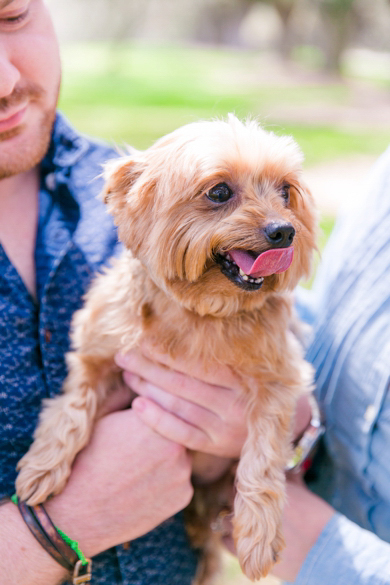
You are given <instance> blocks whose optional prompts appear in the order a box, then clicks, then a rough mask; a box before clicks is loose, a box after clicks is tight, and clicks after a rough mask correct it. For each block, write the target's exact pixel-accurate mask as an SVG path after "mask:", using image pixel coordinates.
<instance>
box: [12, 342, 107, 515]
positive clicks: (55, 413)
mask: <svg viewBox="0 0 390 585" xmlns="http://www.w3.org/2000/svg"><path fill="white" fill-rule="evenodd" d="M67 358H68V364H69V368H70V372H69V375H68V377H67V379H66V381H65V385H64V392H63V394H61V395H60V396H57V397H55V398H50V399H48V400H46V401H45V403H44V408H43V411H42V413H41V415H40V419H39V424H38V426H37V428H36V431H35V433H34V442H33V443H32V445H31V447H30V449H29V451H28V452H27V453H26V454H25V455H24V457H23V458H22V459H21V460H20V461H19V463H18V469H19V470H20V471H19V475H18V477H17V480H16V492H17V495H18V496H19V498H21V499H22V500H24V501H27V503H28V504H29V505H35V504H38V503H41V502H44V501H45V500H46V499H47V498H48V496H50V495H54V494H57V493H59V492H60V491H61V490H62V489H63V487H64V486H65V483H66V481H67V479H68V477H69V475H70V471H71V466H72V463H73V461H74V459H75V457H76V455H77V453H78V452H79V451H80V450H81V449H82V448H83V447H85V445H86V444H87V443H88V441H89V438H90V435H91V431H92V428H93V424H94V421H95V418H96V415H97V413H98V409H99V407H100V405H101V404H102V402H103V401H104V399H105V398H106V396H107V393H108V392H109V390H110V388H112V387H113V385H114V384H115V383H116V379H117V378H118V374H117V373H116V371H115V369H113V361H111V362H110V364H108V362H107V361H106V362H103V363H102V360H101V358H100V359H99V360H91V359H90V358H89V359H87V357H84V356H83V355H82V354H77V353H70V354H68V356H67Z"/></svg>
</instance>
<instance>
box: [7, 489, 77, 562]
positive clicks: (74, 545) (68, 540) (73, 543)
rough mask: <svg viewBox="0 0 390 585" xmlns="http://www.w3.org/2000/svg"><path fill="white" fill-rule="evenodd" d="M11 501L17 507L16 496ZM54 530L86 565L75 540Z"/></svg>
mask: <svg viewBox="0 0 390 585" xmlns="http://www.w3.org/2000/svg"><path fill="white" fill-rule="evenodd" d="M11 501H12V502H13V503H14V504H15V505H16V506H17V505H18V496H17V495H16V494H14V495H13V496H11ZM56 530H57V532H58V534H59V535H60V536H61V538H62V539H63V540H64V541H65V542H66V544H67V545H68V546H70V548H71V549H72V550H74V552H75V553H76V555H77V556H78V557H79V560H80V561H81V564H82V565H87V564H88V561H87V559H86V558H85V555H84V553H83V552H82V551H81V550H80V547H79V543H78V542H77V540H72V539H71V538H69V536H68V535H67V534H65V532H63V531H62V530H60V529H59V528H58V527H57V526H56Z"/></svg>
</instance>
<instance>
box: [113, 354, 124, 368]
mask: <svg viewBox="0 0 390 585" xmlns="http://www.w3.org/2000/svg"><path fill="white" fill-rule="evenodd" d="M114 361H115V363H116V365H117V366H120V367H121V368H122V367H123V366H124V365H125V364H126V356H125V355H124V354H123V353H116V354H115V356H114Z"/></svg>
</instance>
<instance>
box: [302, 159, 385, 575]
mask: <svg viewBox="0 0 390 585" xmlns="http://www.w3.org/2000/svg"><path fill="white" fill-rule="evenodd" d="M365 192H366V197H365V198H362V199H361V200H360V201H357V200H356V204H355V205H354V208H353V209H349V210H348V213H347V214H346V215H345V217H344V219H343V220H342V221H338V223H337V226H336V229H335V231H334V234H333V235H332V237H331V239H330V242H329V244H328V246H327V249H326V251H325V253H324V256H323V261H322V264H321V267H320V270H319V274H318V276H317V278H316V282H315V284H314V287H313V291H300V292H299V291H297V308H298V311H299V313H300V314H301V317H302V318H303V319H304V320H306V321H307V322H310V324H311V325H312V334H311V337H310V339H309V341H308V349H307V358H308V360H309V361H311V362H312V363H313V365H314V367H315V370H316V395H317V399H318V401H319V404H320V408H321V412H322V415H323V417H324V419H325V424H326V433H325V438H324V443H325V448H326V452H327V455H328V457H329V461H330V462H331V464H330V471H329V472H328V474H327V475H326V474H325V473H322V471H321V466H320V467H319V474H318V484H319V486H317V487H319V489H318V490H317V489H316V491H318V493H320V495H322V497H324V499H327V500H328V501H329V503H330V504H331V505H332V506H333V507H334V508H335V509H336V510H337V513H336V514H335V516H334V517H333V518H332V519H331V520H330V521H329V523H328V524H327V525H326V527H325V528H324V530H323V531H322V533H321V534H320V536H319V538H318V540H317V542H316V543H315V544H314V546H313V547H312V548H311V550H310V552H309V554H308V556H307V558H306V559H305V562H304V564H303V565H302V567H301V570H300V572H299V575H298V577H297V579H296V581H295V585H390V544H389V543H390V149H388V150H387V151H386V152H385V153H384V154H383V155H382V157H381V158H380V159H379V161H378V163H377V164H376V165H375V167H374V169H373V171H372V173H371V175H370V177H369V180H368V183H367V184H366V189H365ZM323 469H325V468H323ZM328 470H329V468H328ZM321 482H322V488H323V492H322V493H321Z"/></svg>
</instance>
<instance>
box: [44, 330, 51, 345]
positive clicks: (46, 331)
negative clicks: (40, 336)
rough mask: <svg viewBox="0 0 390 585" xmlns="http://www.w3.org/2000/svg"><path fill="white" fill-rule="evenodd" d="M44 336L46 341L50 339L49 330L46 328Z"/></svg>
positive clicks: (48, 341)
mask: <svg viewBox="0 0 390 585" xmlns="http://www.w3.org/2000/svg"><path fill="white" fill-rule="evenodd" d="M44 336H45V341H46V343H50V341H51V331H49V330H48V329H45V333H44Z"/></svg>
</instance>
